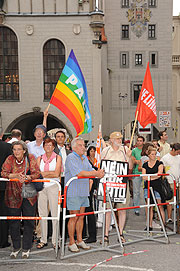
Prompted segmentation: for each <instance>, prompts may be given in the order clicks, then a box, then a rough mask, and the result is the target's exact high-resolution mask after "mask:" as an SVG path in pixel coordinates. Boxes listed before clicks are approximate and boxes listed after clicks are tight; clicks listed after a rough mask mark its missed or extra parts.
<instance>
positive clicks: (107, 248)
mask: <svg viewBox="0 0 180 271" xmlns="http://www.w3.org/2000/svg"><path fill="white" fill-rule="evenodd" d="M168 175H169V174H141V175H140V174H136V175H133V174H130V175H110V176H108V177H106V179H108V178H112V177H148V198H147V204H143V205H140V206H131V207H124V208H114V209H113V208H112V204H111V200H110V197H109V193H108V194H107V196H108V201H109V203H110V209H106V182H107V180H106V179H105V180H104V183H103V190H104V198H103V210H101V211H93V212H87V213H80V214H72V215H66V201H67V190H68V187H69V185H70V184H71V182H73V181H74V180H76V179H85V178H87V179H91V178H94V177H72V178H71V179H70V180H69V181H68V182H67V184H66V186H65V189H64V204H63V229H62V246H61V259H66V258H71V257H74V256H77V255H83V254H86V253H89V252H96V251H111V252H115V253H121V254H122V253H124V245H128V244H131V243H136V242H142V241H159V242H162V243H169V239H168V235H171V234H176V230H175V228H176V181H175V180H174V201H173V202H166V203H160V204H157V203H156V200H155V197H154V193H153V190H152V188H150V177H151V176H168ZM112 184H113V182H112ZM115 184H117V183H115ZM150 193H151V194H152V197H153V200H154V204H150ZM170 204H172V205H174V230H173V232H172V233H170V232H168V233H167V232H166V230H165V228H164V225H163V222H162V218H161V215H160V211H159V206H160V205H162V206H164V205H170ZM154 206H156V208H157V211H158V215H159V218H160V223H161V226H162V229H163V234H159V232H157V233H158V235H157V236H154V237H152V235H151V234H150V232H149V214H150V207H154ZM146 207H147V208H148V211H147V234H146V237H145V238H144V237H140V236H135V237H137V238H140V239H137V240H135V241H131V242H126V243H124V244H122V242H121V239H120V233H119V229H118V225H117V221H116V219H114V221H115V226H116V230H117V234H118V240H119V244H113V245H109V246H105V243H104V233H105V214H106V213H107V212H112V214H114V212H115V211H120V210H130V209H138V208H146ZM100 213H103V225H102V244H101V246H100V247H97V246H95V247H94V248H92V249H91V250H87V251H81V252H78V253H71V254H69V255H65V221H66V219H67V218H71V217H79V216H84V215H91V214H100ZM113 216H114V215H113ZM114 218H115V217H114ZM137 232H140V231H137ZM143 233H145V232H144V231H143ZM153 233H154V231H153ZM155 233H156V232H155ZM132 236H133V235H132ZM160 237H165V239H166V241H165V242H164V241H161V240H157V239H156V238H160ZM117 246H120V250H115V249H114V248H115V247H117Z"/></svg>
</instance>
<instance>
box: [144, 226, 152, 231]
mask: <svg viewBox="0 0 180 271" xmlns="http://www.w3.org/2000/svg"><path fill="white" fill-rule="evenodd" d="M144 231H147V227H146V228H145V229H144ZM149 231H153V228H152V227H149Z"/></svg>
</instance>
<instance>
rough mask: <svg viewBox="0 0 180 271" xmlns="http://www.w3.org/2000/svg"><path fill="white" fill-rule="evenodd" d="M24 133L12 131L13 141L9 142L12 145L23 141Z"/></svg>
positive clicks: (17, 130)
mask: <svg viewBox="0 0 180 271" xmlns="http://www.w3.org/2000/svg"><path fill="white" fill-rule="evenodd" d="M21 137H22V132H21V131H20V130H19V129H13V130H12V131H11V139H10V140H9V141H8V143H9V144H12V143H13V142H15V141H19V140H21Z"/></svg>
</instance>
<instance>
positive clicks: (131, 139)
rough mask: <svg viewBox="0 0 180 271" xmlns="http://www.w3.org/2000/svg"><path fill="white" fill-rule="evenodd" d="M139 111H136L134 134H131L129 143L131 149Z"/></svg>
mask: <svg viewBox="0 0 180 271" xmlns="http://www.w3.org/2000/svg"><path fill="white" fill-rule="evenodd" d="M138 113H139V111H137V112H136V117H135V122H134V127H133V131H132V135H131V140H130V144H129V149H131V146H132V141H133V137H134V132H135V128H136V123H137V118H138Z"/></svg>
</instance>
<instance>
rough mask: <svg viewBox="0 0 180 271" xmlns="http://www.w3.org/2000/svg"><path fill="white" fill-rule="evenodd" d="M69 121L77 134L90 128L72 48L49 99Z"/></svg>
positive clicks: (86, 96) (85, 93) (84, 91)
mask: <svg viewBox="0 0 180 271" xmlns="http://www.w3.org/2000/svg"><path fill="white" fill-rule="evenodd" d="M50 104H53V105H54V106H56V107H57V108H58V109H59V110H61V111H62V112H63V113H64V115H66V117H67V118H68V119H69V120H70V121H71V123H72V124H73V126H74V127H75V129H76V132H77V135H80V134H87V133H89V132H90V131H91V130H92V124H91V114H90V111H89V105H88V95H87V88H86V82H85V79H84V76H83V74H82V71H81V68H80V66H79V64H78V62H77V59H76V57H75V55H74V52H73V50H71V53H70V55H69V57H68V60H67V62H66V64H65V66H64V69H63V71H62V73H61V76H60V78H59V80H58V83H57V85H56V88H55V90H54V92H53V95H52V97H51V100H50Z"/></svg>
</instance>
